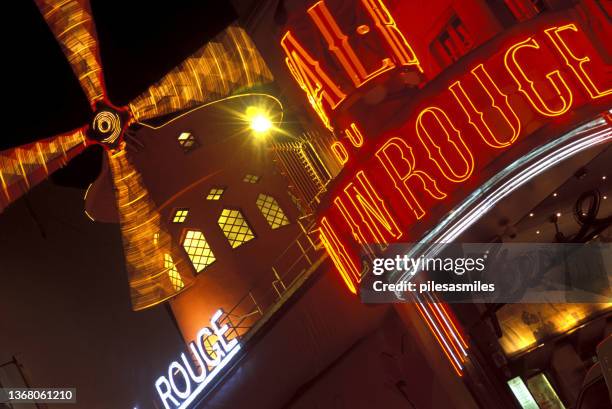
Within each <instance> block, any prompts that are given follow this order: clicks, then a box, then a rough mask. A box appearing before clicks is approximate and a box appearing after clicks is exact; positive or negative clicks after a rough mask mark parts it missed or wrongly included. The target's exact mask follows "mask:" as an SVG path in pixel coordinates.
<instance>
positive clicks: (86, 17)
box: [35, 0, 106, 107]
mask: <svg viewBox="0 0 612 409" xmlns="http://www.w3.org/2000/svg"><path fill="white" fill-rule="evenodd" d="M35 1H36V4H37V5H38V9H39V10H40V12H41V13H42V15H43V17H44V19H45V21H46V22H47V25H48V26H49V28H50V29H51V31H52V32H53V35H55V38H56V39H57V41H58V42H59V44H60V46H61V47H62V51H63V52H64V55H65V56H66V58H67V59H68V62H69V63H70V66H71V67H72V71H73V72H74V74H75V75H76V77H77V78H78V80H79V82H80V84H81V87H82V88H83V91H84V92H85V95H87V99H88V100H89V103H90V104H91V106H92V107H94V106H95V103H96V102H97V101H100V100H102V99H104V98H105V95H106V93H105V90H104V82H103V75H102V65H101V64H100V54H99V53H98V40H97V36H96V29H95V25H94V21H93V19H92V17H91V8H90V7H89V1H88V0H35Z"/></svg>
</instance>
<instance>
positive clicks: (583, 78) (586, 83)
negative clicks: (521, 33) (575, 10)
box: [544, 24, 612, 99]
mask: <svg viewBox="0 0 612 409" xmlns="http://www.w3.org/2000/svg"><path fill="white" fill-rule="evenodd" d="M565 30H571V31H574V32H578V28H577V27H576V25H575V24H567V25H565V26H561V27H552V28H549V29H547V30H544V32H545V33H546V35H547V36H548V38H550V41H551V42H552V43H553V45H554V46H555V48H556V49H557V50H558V51H559V54H561V56H562V57H563V59H564V60H565V63H566V64H567V66H568V67H570V69H571V70H572V72H573V73H574V74H575V75H576V78H578V80H579V81H580V83H581V84H582V86H583V87H584V88H585V89H586V90H587V92H588V93H589V95H590V96H591V98H592V99H596V98H601V97H604V96H606V95H610V94H612V88H608V89H606V90H604V91H600V90H599V89H598V88H597V85H595V84H594V83H593V80H592V79H591V77H590V76H589V74H587V73H586V71H585V70H584V67H583V66H582V65H583V64H586V63H588V62H589V61H591V58H589V57H588V56H584V57H581V58H578V57H576V56H575V55H574V53H572V50H570V48H569V46H568V45H567V43H566V42H565V41H564V40H563V39H562V38H561V32H562V31H565Z"/></svg>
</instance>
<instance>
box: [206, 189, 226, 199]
mask: <svg viewBox="0 0 612 409" xmlns="http://www.w3.org/2000/svg"><path fill="white" fill-rule="evenodd" d="M223 192H225V188H223V187H213V188H212V189H210V192H208V196H206V200H219V199H221V196H223Z"/></svg>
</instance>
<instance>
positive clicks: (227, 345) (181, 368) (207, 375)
mask: <svg viewBox="0 0 612 409" xmlns="http://www.w3.org/2000/svg"><path fill="white" fill-rule="evenodd" d="M222 315H223V310H217V312H215V314H214V315H213V316H212V318H211V319H210V327H204V328H202V329H201V330H200V331H199V332H198V334H197V335H196V339H195V340H194V341H192V342H190V343H189V355H190V356H191V358H188V357H187V355H186V354H185V353H181V356H180V360H176V361H173V362H172V363H171V364H170V365H169V366H168V375H167V376H165V375H162V376H160V377H159V378H157V380H156V381H155V389H157V393H158V395H159V398H160V400H161V401H162V403H163V404H164V408H165V409H175V408H178V409H185V408H187V407H189V405H190V404H191V403H192V402H193V401H194V399H195V398H196V397H197V396H198V395H200V394H201V393H202V392H203V391H204V390H205V388H206V386H207V385H208V384H210V382H211V381H212V380H213V379H215V377H216V376H217V375H218V374H219V372H220V371H221V370H222V369H223V368H224V367H225V366H226V365H227V363H228V362H230V361H231V360H232V358H233V357H234V356H235V355H236V354H237V353H238V351H240V344H239V342H238V339H237V338H232V339H228V334H229V331H230V329H231V328H232V327H231V325H230V324H224V325H222V326H219V318H220V317H221V316H222Z"/></svg>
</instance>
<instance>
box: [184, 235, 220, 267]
mask: <svg viewBox="0 0 612 409" xmlns="http://www.w3.org/2000/svg"><path fill="white" fill-rule="evenodd" d="M183 248H184V249H185V251H186V252H187V255H189V258H190V259H191V264H193V268H195V270H196V271H197V272H198V273H199V272H200V271H202V270H204V269H205V268H206V267H208V266H209V265H211V264H212V263H214V261H215V260H216V259H215V255H214V254H213V252H212V250H211V249H210V246H209V245H208V242H207V241H206V239H205V238H204V235H203V234H202V232H201V231H198V230H187V233H186V234H185V238H184V239H183Z"/></svg>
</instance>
